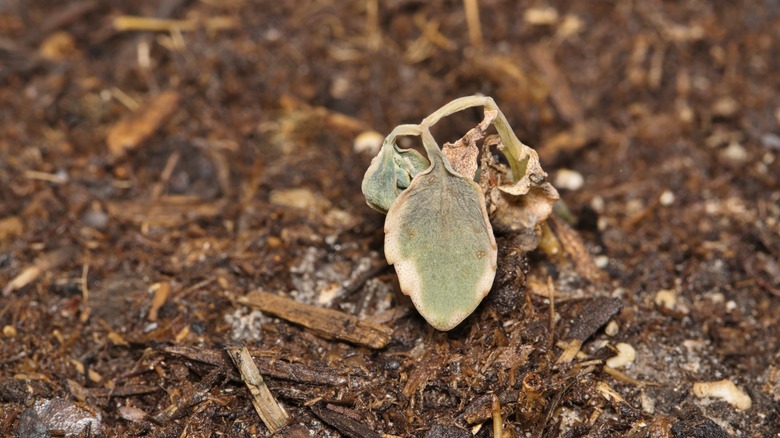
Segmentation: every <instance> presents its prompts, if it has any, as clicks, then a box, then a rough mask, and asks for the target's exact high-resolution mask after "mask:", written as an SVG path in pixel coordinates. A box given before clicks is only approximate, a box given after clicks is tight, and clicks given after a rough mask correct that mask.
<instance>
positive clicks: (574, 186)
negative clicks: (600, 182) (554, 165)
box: [553, 169, 585, 190]
mask: <svg viewBox="0 0 780 438" xmlns="http://www.w3.org/2000/svg"><path fill="white" fill-rule="evenodd" d="M584 184H585V178H584V177H583V176H582V174H581V173H579V172H577V171H576V170H571V169H560V170H558V172H557V173H556V174H555V181H554V182H553V185H554V186H555V187H557V188H559V189H563V190H579V189H581V188H582V186H583V185H584Z"/></svg>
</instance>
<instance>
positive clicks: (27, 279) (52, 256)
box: [3, 247, 76, 296]
mask: <svg viewBox="0 0 780 438" xmlns="http://www.w3.org/2000/svg"><path fill="white" fill-rule="evenodd" d="M75 253H76V250H75V248H72V247H67V248H61V249H57V250H54V251H51V252H48V253H46V254H43V255H41V256H40V257H38V258H37V259H35V263H33V264H32V266H28V267H26V268H25V269H24V270H23V271H22V272H21V273H20V274H19V275H17V276H16V277H14V278H13V279H12V280H11V281H9V282H8V284H6V285H5V287H4V288H3V296H7V295H8V294H10V293H11V292H13V291H15V290H19V289H21V288H23V287H25V286H27V285H28V284H30V283H32V282H33V281H35V280H36V279H37V278H38V277H39V276H40V275H41V274H42V273H44V272H46V271H49V270H53V269H56V268H58V267H59V266H60V265H62V264H63V263H65V262H67V261H69V260H71V259H72V258H73V256H74V255H75Z"/></svg>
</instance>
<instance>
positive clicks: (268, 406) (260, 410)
mask: <svg viewBox="0 0 780 438" xmlns="http://www.w3.org/2000/svg"><path fill="white" fill-rule="evenodd" d="M227 353H228V354H229V355H230V358H231V359H232V360H233V363H234V364H235V365H236V368H238V372H239V373H240V374H241V380H243V381H244V383H245V384H246V387H247V388H248V389H249V393H250V394H251V395H252V405H253V406H254V407H255V411H257V415H259V416H260V419H261V420H263V424H265V427H267V428H268V430H269V431H270V432H271V433H276V432H278V431H279V430H280V429H282V428H283V427H285V426H286V425H287V423H288V422H289V420H290V417H289V416H288V415H287V412H285V411H284V408H282V406H281V405H279V403H278V402H277V401H276V399H275V398H274V396H273V394H271V391H270V390H269V389H268V387H267V386H265V382H264V381H263V376H261V375H260V370H258V369H257V365H255V361H254V360H253V359H252V356H251V355H250V354H249V350H247V349H246V347H241V348H235V347H229V348H227Z"/></svg>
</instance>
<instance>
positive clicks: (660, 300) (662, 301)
mask: <svg viewBox="0 0 780 438" xmlns="http://www.w3.org/2000/svg"><path fill="white" fill-rule="evenodd" d="M653 302H655V304H656V305H657V306H661V307H663V308H665V309H669V310H671V309H674V306H676V305H677V295H676V294H675V293H674V292H672V291H670V290H667V289H661V290H659V291H658V292H656V294H655V298H653Z"/></svg>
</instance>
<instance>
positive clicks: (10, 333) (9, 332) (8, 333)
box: [3, 325, 16, 338]
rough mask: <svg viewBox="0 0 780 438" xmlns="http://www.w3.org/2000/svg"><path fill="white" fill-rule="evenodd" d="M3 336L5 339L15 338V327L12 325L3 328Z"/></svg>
mask: <svg viewBox="0 0 780 438" xmlns="http://www.w3.org/2000/svg"><path fill="white" fill-rule="evenodd" d="M3 336H5V337H6V338H13V337H14V336H16V327H14V326H12V325H7V326H5V327H3Z"/></svg>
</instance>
